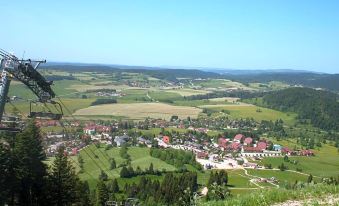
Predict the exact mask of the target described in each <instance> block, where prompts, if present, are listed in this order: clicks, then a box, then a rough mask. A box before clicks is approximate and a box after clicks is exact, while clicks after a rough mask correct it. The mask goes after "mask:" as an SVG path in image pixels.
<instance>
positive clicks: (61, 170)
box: [49, 147, 79, 206]
mask: <svg viewBox="0 0 339 206" xmlns="http://www.w3.org/2000/svg"><path fill="white" fill-rule="evenodd" d="M49 182H50V191H49V194H51V197H50V198H51V202H52V204H53V205H58V206H63V205H70V204H71V203H75V202H77V188H76V187H77V185H78V184H79V179H78V178H77V176H76V174H75V170H74V167H73V166H72V164H71V163H70V162H69V161H68V160H67V156H66V155H65V154H64V148H63V147H60V148H59V149H58V154H57V155H56V157H55V160H54V162H53V165H52V169H51V172H50V177H49Z"/></svg>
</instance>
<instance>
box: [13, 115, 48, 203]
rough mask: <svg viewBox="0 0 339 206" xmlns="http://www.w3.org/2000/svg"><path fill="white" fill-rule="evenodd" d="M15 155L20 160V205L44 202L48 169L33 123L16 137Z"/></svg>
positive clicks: (18, 172)
mask: <svg viewBox="0 0 339 206" xmlns="http://www.w3.org/2000/svg"><path fill="white" fill-rule="evenodd" d="M14 154H15V156H16V159H17V160H18V162H17V165H16V167H17V168H18V170H17V173H16V175H17V178H18V180H19V182H20V183H19V184H20V187H19V191H18V193H19V197H18V203H19V204H25V205H33V204H34V205H35V204H38V203H39V202H43V201H44V197H45V196H44V195H43V192H44V185H45V177H46V176H47V167H46V165H45V164H44V163H43V160H45V159H46V155H45V153H44V150H43V147H42V143H41V136H40V131H39V129H38V128H37V127H36V125H35V123H34V122H33V121H31V122H29V123H28V125H27V127H26V128H25V129H24V131H23V132H21V133H18V134H17V136H16V141H15V146H14Z"/></svg>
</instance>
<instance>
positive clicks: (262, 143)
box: [257, 142, 267, 150]
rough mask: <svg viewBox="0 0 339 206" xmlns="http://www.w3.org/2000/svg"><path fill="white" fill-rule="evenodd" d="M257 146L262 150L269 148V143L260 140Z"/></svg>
mask: <svg viewBox="0 0 339 206" xmlns="http://www.w3.org/2000/svg"><path fill="white" fill-rule="evenodd" d="M257 148H259V149H260V150H265V149H266V148H267V143H266V142H258V144H257Z"/></svg>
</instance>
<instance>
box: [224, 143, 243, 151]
mask: <svg viewBox="0 0 339 206" xmlns="http://www.w3.org/2000/svg"><path fill="white" fill-rule="evenodd" d="M240 148H241V144H240V143H239V142H232V144H230V145H227V147H226V150H228V151H233V152H234V151H239V150H240Z"/></svg>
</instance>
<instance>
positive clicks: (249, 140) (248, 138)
mask: <svg viewBox="0 0 339 206" xmlns="http://www.w3.org/2000/svg"><path fill="white" fill-rule="evenodd" d="M252 142H253V139H252V138H251V137H246V138H245V140H244V145H251V144H252Z"/></svg>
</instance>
